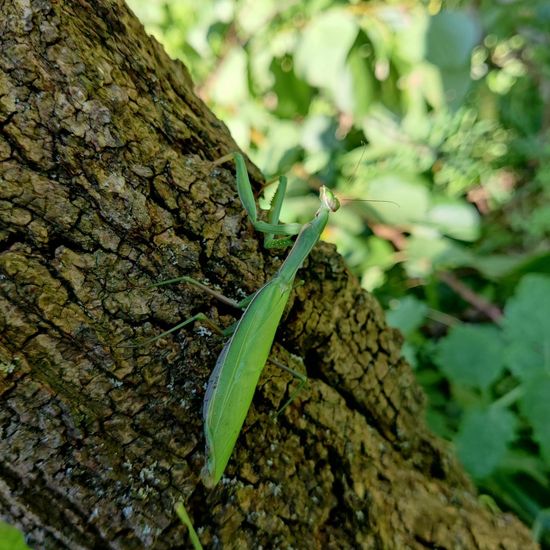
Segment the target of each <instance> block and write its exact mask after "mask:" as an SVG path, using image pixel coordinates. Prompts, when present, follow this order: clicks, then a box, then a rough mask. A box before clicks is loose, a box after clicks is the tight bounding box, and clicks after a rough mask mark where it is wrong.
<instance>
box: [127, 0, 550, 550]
mask: <svg viewBox="0 0 550 550" xmlns="http://www.w3.org/2000/svg"><path fill="white" fill-rule="evenodd" d="M129 4H130V5H131V7H132V8H133V10H134V11H135V12H136V14H137V15H138V16H139V17H140V18H141V20H142V21H143V23H144V24H145V25H146V27H147V29H148V31H149V32H150V33H152V34H154V35H155V36H156V37H157V38H158V40H159V41H161V42H162V43H163V44H164V45H165V47H166V49H167V50H168V52H169V53H170V54H171V55H172V56H173V57H179V58H181V59H182V60H183V61H184V63H185V64H186V66H187V67H188V68H189V69H190V70H191V72H192V74H193V77H194V81H195V83H196V85H197V89H198V93H199V94H200V95H201V97H203V98H204V99H205V101H207V102H208V103H209V104H210V105H211V107H212V108H213V109H214V111H215V112H216V113H217V114H218V115H219V117H220V118H222V119H223V120H224V121H225V122H226V123H227V124H228V126H229V127H230V129H231V131H232V133H233V136H234V137H235V139H236V140H237V141H238V143H239V144H240V145H241V147H242V148H243V149H244V150H246V151H247V152H248V154H249V155H250V157H251V158H252V159H253V160H254V161H255V162H256V164H257V165H258V166H259V167H260V168H261V169H262V170H263V171H264V173H265V174H266V176H267V177H268V178H274V177H275V176H276V175H278V174H280V173H287V174H288V175H289V176H290V184H289V188H290V191H289V197H288V200H287V202H286V210H285V212H284V216H283V218H284V219H285V220H286V221H293V220H298V221H303V220H307V219H308V218H310V217H311V215H312V213H313V211H314V210H315V209H316V205H317V198H316V193H315V190H316V189H317V188H318V186H319V185H320V184H321V183H326V184H328V185H330V186H331V187H333V188H335V189H336V190H337V191H338V192H339V193H340V194H341V195H343V196H345V197H350V198H362V199H364V198H371V199H379V200H380V199H381V200H387V201H394V202H395V203H397V205H398V206H396V205H394V204H391V203H368V202H356V203H352V204H350V205H349V206H348V207H347V208H344V209H342V210H341V211H340V212H338V214H337V215H335V216H334V220H333V223H332V225H331V226H330V228H329V229H328V230H327V231H326V234H325V236H324V237H325V239H326V240H329V241H332V242H335V243H336V244H337V246H338V249H339V250H340V252H341V253H342V254H343V255H344V256H345V257H346V259H347V262H348V264H349V265H350V266H351V268H352V269H353V270H354V272H355V273H356V274H357V276H358V277H359V278H360V279H361V281H362V284H363V286H364V287H365V288H367V289H368V290H370V291H372V292H373V293H375V294H376V296H377V297H378V299H379V300H380V301H381V302H382V304H383V305H384V307H385V308H386V309H387V312H388V320H389V322H390V323H391V324H392V325H394V326H396V327H398V328H400V329H401V330H402V332H403V334H404V335H405V337H406V344H405V348H404V353H405V354H406V356H407V358H408V359H409V361H410V363H411V365H412V366H413V368H414V369H415V371H416V374H417V376H418V380H419V381H420V382H421V383H422V385H423V386H424V389H425V391H426V393H427V395H428V396H429V410H428V422H429V423H430V425H431V427H432V428H433V429H434V430H435V431H436V432H437V433H439V434H440V435H441V436H443V437H445V438H446V439H448V440H450V441H452V443H453V444H454V447H455V449H456V452H457V453H458V456H459V458H460V459H461V461H462V462H463V464H464V466H465V467H466V469H467V470H468V471H469V473H470V474H471V475H472V477H473V478H474V479H475V480H476V482H477V483H478V486H479V488H480V492H481V493H482V495H484V496H483V497H482V498H485V499H486V500H487V503H488V505H490V506H499V507H503V508H507V509H512V510H514V511H515V512H516V513H517V514H518V515H519V516H520V517H522V518H523V520H524V521H525V522H527V523H528V524H531V525H532V526H533V530H534V532H535V536H536V537H537V538H539V540H541V541H542V542H543V544H546V545H548V546H547V547H549V548H550V542H549V541H550V534H549V533H550V488H549V484H550V483H549V479H550V478H549V473H550V421H549V419H550V241H549V233H550V200H549V199H550V164H549V163H548V160H549V157H550V146H549V144H548V141H547V140H546V139H545V138H546V136H547V135H548V130H549V124H550V4H548V2H547V0H506V1H505V0H501V1H497V0H477V1H474V0H470V1H458V0H457V1H455V2H452V1H448V2H441V1H437V0H431V1H421V0H393V1H392V0H387V1H380V2H376V1H370V2H337V1H336V0H309V1H307V2H306V1H305V0H303V1H299V0H261V1H258V0H240V1H238V0H203V1H202V2H196V1H193V0H156V1H154V0H131V1H129ZM271 192H272V190H271V189H269V188H268V189H267V190H266V196H267V200H269V195H270V193H271ZM489 495H491V496H490V497H489Z"/></svg>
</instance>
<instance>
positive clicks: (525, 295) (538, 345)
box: [503, 274, 550, 380]
mask: <svg viewBox="0 0 550 550" xmlns="http://www.w3.org/2000/svg"><path fill="white" fill-rule="evenodd" d="M503 328H504V337H505V339H506V341H507V344H508V345H507V347H506V352H505V353H506V363H507V365H508V367H509V368H510V370H511V371H512V372H513V373H514V374H515V375H516V376H517V377H518V378H520V379H521V380H529V379H531V378H533V377H535V376H538V375H539V374H541V373H543V372H550V277H546V276H544V275H535V274H531V275H526V276H525V277H523V278H522V279H521V282H520V284H519V285H518V289H517V291H516V294H515V296H514V297H513V298H511V299H510V300H508V303H507V304H506V309H505V315H504V319H503Z"/></svg>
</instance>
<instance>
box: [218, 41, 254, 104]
mask: <svg viewBox="0 0 550 550" xmlns="http://www.w3.org/2000/svg"><path fill="white" fill-rule="evenodd" d="M211 93H212V99H213V100H214V101H215V102H216V103H219V104H220V105H233V104H235V103H239V102H243V101H245V100H246V99H248V76H247V61H246V55H245V53H244V50H242V49H241V48H239V47H235V48H233V49H232V50H230V51H229V53H228V54H227V56H226V57H225V58H224V60H223V61H222V63H221V64H220V67H219V68H218V73H217V75H216V79H215V81H214V85H213V86H212V90H211Z"/></svg>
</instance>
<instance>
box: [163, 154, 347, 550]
mask: <svg viewBox="0 0 550 550" xmlns="http://www.w3.org/2000/svg"><path fill="white" fill-rule="evenodd" d="M231 158H233V159H234V161H235V165H236V179H237V191H238V194H239V197H240V200H241V202H242V204H243V207H244V209H245V211H246V213H247V214H248V218H249V219H250V221H251V222H252V225H253V226H254V228H255V229H257V230H258V231H261V232H262V233H265V239H264V242H265V246H266V247H267V248H275V247H277V248H279V247H284V246H289V245H292V248H291V249H290V252H289V253H288V255H287V257H286V259H285V260H284V262H283V264H282V265H281V267H280V268H279V269H278V271H277V272H276V273H275V275H274V276H273V277H272V278H271V279H270V280H269V281H268V282H267V283H266V284H265V285H264V286H262V287H261V288H260V289H259V290H258V291H257V292H256V293H254V294H253V295H252V296H251V297H250V298H249V299H247V300H246V303H247V304H248V305H247V306H246V309H245V311H244V313H243V315H242V316H241V318H240V320H239V321H238V323H237V325H236V327H235V329H234V331H233V334H232V336H231V337H230V339H229V340H228V342H227V343H226V344H225V346H224V347H223V349H222V352H221V353H220V355H219V357H218V360H217V362H216V366H215V367H214V370H213V371H212V374H211V375H210V379H209V381H208V385H207V389H206V394H205V398H204V403H203V420H204V434H205V439H206V460H205V465H204V467H203V469H202V472H201V478H202V481H203V483H204V485H205V486H206V487H214V486H215V485H216V484H217V483H218V482H219V481H220V479H221V477H222V476H223V473H224V471H225V468H226V466H227V463H228V461H229V458H230V457H231V454H232V452H233V448H234V447H235V444H236V442H237V438H238V436H239V433H240V431H241V428H242V426H243V424H244V421H245V419H246V415H247V413H248V409H249V408H250V405H251V403H252V398H253V396H254V392H255V390H256V386H257V384H258V380H259V378H260V375H261V373H262V370H263V368H264V366H265V364H266V362H267V360H268V356H269V352H270V350H271V346H272V344H273V339H274V338H275V332H276V331H277V327H278V325H279V322H280V320H281V317H282V315H283V312H284V309H285V306H286V304H287V302H288V299H289V297H290V293H291V292H292V288H293V283H294V279H295V277H296V273H297V272H298V270H299V269H300V267H301V266H302V264H303V263H304V261H305V259H306V258H307V256H308V255H309V253H310V252H311V250H312V249H313V247H314V246H315V244H316V243H317V241H318V240H319V238H320V236H321V234H322V232H323V230H324V229H325V227H326V225H327V222H328V219H329V215H330V213H331V212H336V211H337V210H338V208H339V207H340V203H339V201H338V199H337V198H336V196H335V195H334V194H333V193H332V191H330V189H328V188H327V187H325V186H322V187H321V188H320V190H319V199H320V202H321V204H320V206H319V209H318V210H317V212H316V214H315V216H314V217H313V219H312V220H311V221H310V222H308V223H306V224H304V225H300V224H280V223H279V214H280V211H281V207H282V203H283V199H284V194H285V190H286V183H287V180H286V178H285V177H284V176H281V178H280V179H279V186H278V188H277V191H276V193H275V196H274V198H273V201H272V205H271V211H270V214H269V217H268V222H264V221H262V220H259V219H258V213H257V210H256V203H255V200H254V195H253V192H252V186H251V184H250V180H249V178H248V172H247V169H246V164H245V161H244V158H243V156H242V155H241V154H240V153H233V154H231V155H227V156H225V157H222V158H221V159H219V160H218V161H216V164H222V163H223V162H226V161H227V160H230V159H231ZM294 235H297V237H296V239H295V240H294V241H292V237H293V236H294ZM177 281H186V282H189V283H193V284H197V282H196V281H193V280H192V279H190V278H189V277H180V278H179V279H172V280H171V281H170V282H177ZM165 282H168V281H165ZM198 286H201V287H203V285H201V284H200V283H198ZM241 305H242V303H241ZM197 318H198V316H195V317H192V318H191V319H188V320H186V321H184V322H183V323H180V324H179V325H178V328H179V327H182V326H184V325H185V324H188V323H189V322H191V321H192V320H194V319H197ZM175 328H176V327H175ZM172 330H174V329H171V331H172ZM171 331H170V332H171ZM178 506H179V505H178ZM182 510H184V508H183V507H182V506H180V507H179V512H178V513H179V514H180V517H183V516H182V512H181V511H182ZM186 517H187V516H186ZM182 521H184V520H183V519H182ZM184 523H185V524H186V525H188V527H189V526H190V523H188V518H187V521H184ZM191 528H192V527H191ZM193 544H194V545H195V543H193ZM199 544H200V543H199ZM195 547H196V548H200V546H195Z"/></svg>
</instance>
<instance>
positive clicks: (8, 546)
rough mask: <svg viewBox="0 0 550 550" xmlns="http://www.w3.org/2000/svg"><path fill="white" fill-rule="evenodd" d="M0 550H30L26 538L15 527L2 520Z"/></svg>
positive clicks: (0, 522) (0, 523)
mask: <svg viewBox="0 0 550 550" xmlns="http://www.w3.org/2000/svg"><path fill="white" fill-rule="evenodd" d="M0 550H30V548H29V547H28V546H27V545H26V544H25V537H24V536H23V533H21V532H20V531H19V530H18V529H16V528H15V527H12V526H11V525H9V524H7V523H5V522H4V521H1V520H0Z"/></svg>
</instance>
